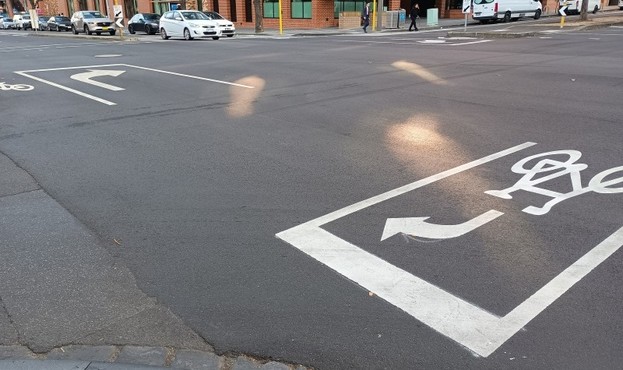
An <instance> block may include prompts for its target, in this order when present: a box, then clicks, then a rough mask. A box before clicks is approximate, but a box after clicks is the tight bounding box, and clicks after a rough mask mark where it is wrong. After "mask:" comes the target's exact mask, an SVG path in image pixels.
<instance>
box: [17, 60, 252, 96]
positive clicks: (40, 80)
mask: <svg viewBox="0 0 623 370" xmlns="http://www.w3.org/2000/svg"><path fill="white" fill-rule="evenodd" d="M110 67H126V68H134V69H142V70H145V71H151V72H158V73H163V74H169V75H174V76H180V77H186V78H192V79H195V80H201V81H208V82H215V83H219V84H224V85H230V86H237V87H243V88H247V89H253V88H254V87H253V86H248V85H242V84H238V83H234V82H227V81H221V80H215V79H212V78H206V77H199V76H193V75H187V74H183V73H177V72H170V71H163V70H160V69H154V68H147V67H141V66H135V65H132V64H122V63H118V64H100V65H90V66H77V67H61V68H43V69H32V70H28V71H15V73H17V74H18V75H20V76H24V77H28V78H31V79H33V80H35V81H39V82H43V83H45V84H48V85H50V86H54V87H58V88H59V89H62V90H65V91H68V92H71V93H74V94H76V95H80V96H82V97H85V98H87V99H91V100H95V101H97V102H100V103H102V104H106V105H117V103H114V102H111V101H108V100H106V99H102V98H100V97H97V96H94V95H91V94H87V93H84V92H82V91H79V90H76V89H72V88H70V87H66V86H63V85H61V84H58V83H56V82H52V81H48V80H46V79H43V78H41V77H37V76H33V75H31V73H39V72H51V71H67V70H73V69H88V70H90V69H93V68H110ZM92 82H93V81H92ZM100 87H101V86H100Z"/></svg>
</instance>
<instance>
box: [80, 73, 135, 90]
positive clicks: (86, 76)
mask: <svg viewBox="0 0 623 370" xmlns="http://www.w3.org/2000/svg"><path fill="white" fill-rule="evenodd" d="M124 72H125V71H116V70H108V69H89V72H82V73H76V74H75V75H72V76H71V79H72V80H76V81H80V82H84V83H87V84H90V85H93V86H97V87H101V88H104V89H108V90H112V91H122V90H125V89H124V88H122V87H118V86H113V85H109V84H107V83H103V82H99V81H93V80H91V79H92V78H94V77H100V76H111V77H117V76H119V75H120V74H122V73H124Z"/></svg>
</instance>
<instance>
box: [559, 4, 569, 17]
mask: <svg viewBox="0 0 623 370" xmlns="http://www.w3.org/2000/svg"><path fill="white" fill-rule="evenodd" d="M568 7H569V5H564V6H562V7H560V9H558V13H559V14H560V15H561V16H563V17H565V16H566V15H567V13H565V10H567V8H568Z"/></svg>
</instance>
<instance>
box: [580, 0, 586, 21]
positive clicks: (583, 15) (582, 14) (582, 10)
mask: <svg viewBox="0 0 623 370" xmlns="http://www.w3.org/2000/svg"><path fill="white" fill-rule="evenodd" d="M580 20H581V21H585V20H588V0H582V7H581V8H580Z"/></svg>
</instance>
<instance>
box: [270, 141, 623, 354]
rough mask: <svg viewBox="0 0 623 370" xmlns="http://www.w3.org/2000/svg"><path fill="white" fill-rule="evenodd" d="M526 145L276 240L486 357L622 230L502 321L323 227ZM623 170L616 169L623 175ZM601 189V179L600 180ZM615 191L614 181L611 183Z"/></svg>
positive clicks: (609, 250) (606, 252) (610, 247)
mask: <svg viewBox="0 0 623 370" xmlns="http://www.w3.org/2000/svg"><path fill="white" fill-rule="evenodd" d="M532 145H535V143H524V144H522V145H519V146H516V147H513V148H509V149H507V150H504V151H501V152H498V153H495V154H492V155H490V156H487V157H484V158H481V159H478V160H476V161H472V162H469V163H466V164H464V165H461V166H458V167H455V168H453V169H450V170H447V171H444V172H441V173H439V174H437V175H433V176H430V177H428V178H425V179H422V180H419V181H416V182H414V183H411V184H408V185H405V186H403V187H400V188H397V189H394V190H391V191H388V192H386V193H383V194H380V195H377V196H375V197H372V198H370V199H366V200H364V201H361V202H359V203H356V204H353V205H351V206H348V207H345V208H343V209H340V210H337V211H335V212H332V213H330V214H327V215H325V216H321V217H319V218H316V219H314V220H311V221H308V222H306V223H304V224H301V225H298V226H295V227H293V228H291V229H288V230H285V231H282V232H280V233H278V234H277V235H276V236H277V237H278V238H280V239H282V240H284V241H285V242H287V243H290V244H291V245H292V246H294V247H295V248H297V249H299V250H301V251H302V252H304V253H306V254H307V255H309V256H311V257H312V258H314V259H316V260H317V261H319V262H321V263H323V264H325V265H327V266H328V267H330V268H331V269H333V270H335V271H336V272H338V273H339V274H341V275H343V276H345V277H346V278H348V279H350V280H352V281H354V282H356V283H358V284H359V285H361V286H362V287H364V288H365V289H367V290H369V291H371V292H373V293H375V294H376V295H378V296H379V297H380V298H382V299H384V300H386V301H387V302H389V303H391V304H393V305H394V306H396V307H398V308H400V309H402V310H403V311H405V312H406V313H408V314H409V315H411V316H413V317H414V318H416V319H417V320H419V321H421V322H423V323H425V324H426V325H428V326H430V327H431V328H432V329H434V330H436V331H437V332H439V333H441V334H443V335H445V336H446V337H448V338H450V339H452V340H454V341H456V342H457V343H459V344H461V345H463V346H465V347H466V348H468V349H470V350H471V351H473V352H474V353H476V354H478V355H480V356H483V357H487V356H489V355H490V354H492V353H493V352H494V351H495V350H496V349H497V348H499V347H500V346H501V345H502V344H503V343H504V342H506V341H507V340H508V339H509V338H511V337H512V336H513V335H515V333H517V332H518V331H519V330H521V329H522V328H523V327H524V326H525V325H527V324H528V323H529V322H530V321H531V320H532V319H534V318H535V317H536V316H537V315H539V314H540V313H541V312H542V311H543V310H545V309H546V308H547V307H548V306H549V305H550V304H551V303H553V302H554V301H556V300H557V299H558V298H559V297H560V296H561V295H562V294H564V293H565V292H566V291H567V290H569V289H570V288H571V287H572V286H573V285H574V284H576V283H577V282H578V281H580V280H581V279H582V278H584V277H585V276H586V275H587V274H588V273H590V272H591V271H592V270H593V269H594V268H595V267H597V266H598V265H599V264H600V263H602V262H603V261H605V260H606V259H607V258H608V257H610V256H611V255H612V254H613V253H615V252H616V251H617V250H618V249H619V248H620V247H621V246H623V227H622V228H620V229H618V230H616V231H614V233H613V234H611V235H610V236H609V237H608V238H606V239H605V240H604V241H603V242H601V243H600V244H599V245H597V246H596V247H594V248H593V249H591V250H590V251H589V252H588V253H586V254H585V255H584V256H582V257H581V258H580V259H578V260H577V261H576V262H575V263H573V264H572V265H571V266H569V267H568V268H567V269H565V270H564V271H563V272H561V273H560V274H559V275H558V276H556V277H555V278H554V279H552V280H551V281H550V282H548V283H547V284H545V286H543V287H542V288H541V289H539V290H538V291H537V292H536V293H534V294H533V295H532V296H530V297H529V298H528V299H526V300H525V301H524V302H523V303H521V304H520V305H519V306H517V307H516V308H515V309H513V310H512V311H511V312H509V313H508V314H507V315H505V316H503V317H500V316H497V315H495V314H492V313H490V312H488V311H486V310H484V309H482V308H480V307H478V306H476V305H474V304H472V303H469V302H467V301H465V300H463V299H461V298H460V297H458V296H456V295H454V294H451V293H449V292H447V291H445V290H443V289H441V288H439V287H437V286H435V285H433V284H431V283H429V282H427V281H425V280H423V279H421V278H419V277H417V276H414V275H412V274H410V273H408V272H406V271H404V270H402V269H400V268H398V267H396V266H394V265H392V264H390V263H388V262H386V261H384V260H382V259H381V258H379V257H377V256H375V255H373V254H371V253H369V252H366V251H364V250H363V249H361V248H359V247H357V246H356V245H354V244H351V243H349V242H347V241H345V240H343V239H341V238H339V237H337V236H335V235H333V234H331V233H329V232H328V231H326V230H324V229H322V228H321V226H323V225H325V224H327V223H329V222H332V221H334V220H337V219H339V218H341V217H344V216H347V215H350V214H352V213H354V212H357V211H360V210H362V209H365V208H367V207H370V206H373V205H375V204H378V203H380V202H383V201H386V200H389V199H392V198H394V197H396V196H399V195H401V194H404V193H407V192H409V191H412V190H415V189H418V188H420V187H423V186H426V185H429V184H432V183H434V182H436V181H439V180H442V179H444V178H446V177H449V176H452V175H455V174H458V173H460V172H463V171H466V170H469V169H471V168H474V167H476V166H479V165H481V164H484V163H487V162H490V161H493V160H495V159H498V158H501V157H503V156H506V155H509V154H512V153H515V152H517V151H520V150H522V149H525V148H528V147H530V146H532ZM621 170H623V169H621V168H615V169H612V170H611V171H612V172H610V173H607V174H605V175H604V177H605V176H607V175H611V174H612V173H613V172H614V171H621ZM597 181H599V182H600V183H601V182H603V178H600V179H597ZM609 184H610V185H612V180H611V181H610V182H609Z"/></svg>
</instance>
